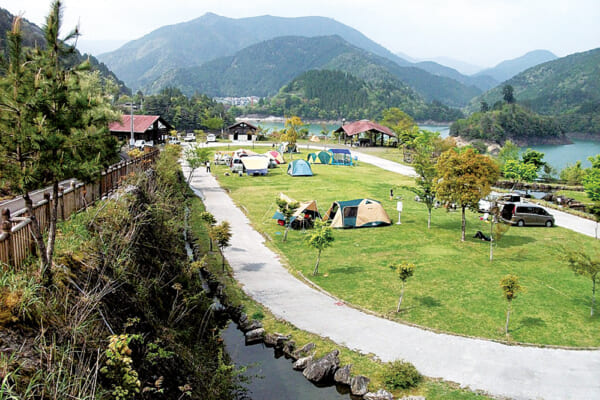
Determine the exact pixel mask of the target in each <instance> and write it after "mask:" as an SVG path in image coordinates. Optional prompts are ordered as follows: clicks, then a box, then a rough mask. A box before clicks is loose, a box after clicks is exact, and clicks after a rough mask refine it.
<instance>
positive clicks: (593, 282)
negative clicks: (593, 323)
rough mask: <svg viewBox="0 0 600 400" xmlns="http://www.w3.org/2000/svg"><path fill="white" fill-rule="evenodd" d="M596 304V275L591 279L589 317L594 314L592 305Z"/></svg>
mask: <svg viewBox="0 0 600 400" xmlns="http://www.w3.org/2000/svg"><path fill="white" fill-rule="evenodd" d="M595 305H596V277H595V276H594V277H593V279H592V310H591V311H590V317H593V316H594V306H595Z"/></svg>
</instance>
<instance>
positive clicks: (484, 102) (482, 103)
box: [479, 100, 490, 112]
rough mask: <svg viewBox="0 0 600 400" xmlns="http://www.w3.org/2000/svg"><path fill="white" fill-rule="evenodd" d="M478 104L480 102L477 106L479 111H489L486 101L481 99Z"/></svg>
mask: <svg viewBox="0 0 600 400" xmlns="http://www.w3.org/2000/svg"><path fill="white" fill-rule="evenodd" d="M480 104H481V106H480V107H479V111H481V112H487V111H490V105H489V104H488V103H487V101H485V100H482V101H481V103H480Z"/></svg>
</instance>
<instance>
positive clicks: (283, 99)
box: [245, 70, 462, 121]
mask: <svg viewBox="0 0 600 400" xmlns="http://www.w3.org/2000/svg"><path fill="white" fill-rule="evenodd" d="M389 107H399V108H401V109H402V110H403V111H405V112H406V113H407V114H409V115H410V116H412V117H413V118H414V119H417V120H436V121H452V120H455V119H457V118H460V117H462V113H461V112H460V111H459V110H457V109H451V108H449V107H447V106H443V105H442V104H440V103H436V104H426V103H425V101H424V100H423V98H422V97H420V96H419V95H417V94H416V93H415V92H414V91H413V90H412V89H411V88H409V87H408V86H406V85H405V84H403V83H402V82H400V81H399V80H398V79H396V78H394V77H392V76H389V77H388V79H371V80H369V81H366V80H365V79H360V78H357V77H355V76H353V75H352V74H350V73H348V72H342V71H337V70H311V71H307V72H305V73H303V74H301V75H300V76H298V77H297V78H296V79H294V80H293V81H292V82H290V83H289V84H287V85H285V86H284V87H283V88H281V90H280V91H279V93H278V94H277V95H276V96H275V97H273V98H272V99H267V100H266V101H263V100H261V101H260V102H259V104H258V105H256V106H254V107H249V108H247V109H246V110H245V111H246V112H247V113H259V114H260V113H262V114H272V115H298V116H301V117H303V118H312V119H337V120H339V119H341V118H342V117H343V118H347V119H349V120H357V119H363V118H369V119H380V118H381V112H382V111H383V110H384V109H386V108H389Z"/></svg>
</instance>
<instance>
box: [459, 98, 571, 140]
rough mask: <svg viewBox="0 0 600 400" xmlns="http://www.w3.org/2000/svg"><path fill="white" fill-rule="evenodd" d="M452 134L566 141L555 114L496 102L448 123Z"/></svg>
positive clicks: (490, 138) (474, 136)
mask: <svg viewBox="0 0 600 400" xmlns="http://www.w3.org/2000/svg"><path fill="white" fill-rule="evenodd" d="M450 135H451V136H461V137H463V138H466V139H483V140H490V141H495V142H497V143H501V144H502V143H504V141H506V140H507V139H510V140H511V141H513V142H514V143H518V144H520V145H534V144H563V143H568V142H569V141H568V139H567V138H566V137H565V134H564V131H563V129H562V128H561V125H560V123H559V121H558V119H557V118H555V117H550V116H543V115H539V114H537V113H535V112H533V111H531V110H529V109H527V108H525V107H522V106H520V105H518V104H497V105H496V107H495V109H494V110H489V111H485V112H476V113H474V114H473V115H471V116H470V117H469V118H467V119H459V120H457V121H456V122H454V123H453V124H452V126H451V127H450Z"/></svg>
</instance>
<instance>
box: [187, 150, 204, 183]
mask: <svg viewBox="0 0 600 400" xmlns="http://www.w3.org/2000/svg"><path fill="white" fill-rule="evenodd" d="M208 154H209V150H208V149H207V148H206V147H198V146H194V147H189V148H187V149H186V151H185V160H186V161H187V163H188V165H189V167H190V174H189V175H188V179H187V183H188V185H189V183H190V181H191V180H192V176H193V175H194V171H195V170H197V169H198V168H200V167H201V166H203V165H204V163H205V162H206V161H207V160H208Z"/></svg>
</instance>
